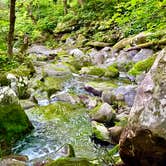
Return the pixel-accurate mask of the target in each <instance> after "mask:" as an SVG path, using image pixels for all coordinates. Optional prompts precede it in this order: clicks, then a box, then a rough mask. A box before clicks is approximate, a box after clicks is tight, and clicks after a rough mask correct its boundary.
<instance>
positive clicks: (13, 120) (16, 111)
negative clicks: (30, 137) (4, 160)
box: [0, 87, 33, 154]
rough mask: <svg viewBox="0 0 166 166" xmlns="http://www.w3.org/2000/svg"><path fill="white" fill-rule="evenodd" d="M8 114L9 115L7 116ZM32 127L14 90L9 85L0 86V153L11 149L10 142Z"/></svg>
mask: <svg viewBox="0 0 166 166" xmlns="http://www.w3.org/2000/svg"><path fill="white" fill-rule="evenodd" d="M9 115H10V116H9ZM32 128H33V126H32V124H31V123H30V121H29V120H28V117H27V116H26V114H25V112H24V110H23V109H22V107H21V105H20V103H19V100H18V98H17V96H16V94H15V92H14V91H13V90H12V89H10V88H9V87H1V88H0V133H1V138H0V145H1V153H2V154H6V153H9V152H10V150H11V144H12V143H14V142H15V141H16V140H17V139H18V138H20V137H21V136H23V135H24V134H25V133H27V132H29V131H30V130H31V129H32Z"/></svg>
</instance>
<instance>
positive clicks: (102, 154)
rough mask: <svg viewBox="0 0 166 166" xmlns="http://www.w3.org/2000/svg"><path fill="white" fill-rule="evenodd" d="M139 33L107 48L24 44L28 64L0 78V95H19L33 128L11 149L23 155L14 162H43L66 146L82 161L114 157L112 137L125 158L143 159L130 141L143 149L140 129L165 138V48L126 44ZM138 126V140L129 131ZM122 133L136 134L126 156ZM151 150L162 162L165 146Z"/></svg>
mask: <svg viewBox="0 0 166 166" xmlns="http://www.w3.org/2000/svg"><path fill="white" fill-rule="evenodd" d="M146 37H147V35H146V34H143V33H141V34H139V35H137V36H136V37H132V38H128V39H123V40H122V41H120V42H118V43H117V44H116V45H114V46H113V47H109V45H108V46H107V45H106V44H105V43H97V42H96V43H93V42H92V43H91V45H88V46H86V47H83V48H78V47H77V45H76V44H74V43H76V42H75V41H73V39H70V38H69V39H67V40H66V43H64V44H63V46H61V47H59V48H56V49H49V48H47V47H45V46H43V45H36V44H34V45H32V46H31V47H30V48H29V50H28V52H27V56H28V58H29V59H30V60H31V61H32V64H31V63H30V64H31V65H30V64H29V65H27V66H26V65H22V66H20V67H19V68H18V69H17V70H13V71H10V72H7V73H5V74H4V77H3V79H1V80H0V83H1V91H2V94H3V95H1V96H2V97H1V98H2V99H3V98H5V97H8V96H7V95H6V94H5V93H3V92H4V90H5V88H7V86H8V89H9V90H11V91H12V93H13V94H14V95H13V96H14V97H13V98H12V100H10V102H11V104H13V103H15V102H14V101H15V100H17V101H18V98H19V102H17V103H15V104H16V105H17V106H19V107H20V104H21V107H22V108H24V110H25V111H26V114H27V116H28V117H29V119H30V121H31V123H32V125H33V126H34V129H33V130H32V132H31V133H30V134H28V135H27V136H26V137H24V138H23V139H21V140H19V141H18V142H17V143H16V144H15V145H14V146H13V148H12V153H13V154H15V155H23V156H28V159H26V162H25V161H21V164H22V165H26V164H29V165H36V166H39V165H47V163H48V165H49V163H50V160H55V159H57V158H61V157H62V156H70V153H69V151H70V150H71V149H74V155H73V156H72V157H74V158H79V159H80V158H81V159H82V158H86V165H87V163H88V164H89V165H109V164H116V163H120V162H121V160H120V158H119V156H118V153H117V152H118V146H115V145H118V144H119V140H120V155H121V157H122V160H123V161H124V162H125V163H127V164H133V165H134V164H135V163H140V164H142V162H146V163H148V164H149V161H147V158H148V157H147V156H148V155H151V154H152V151H150V150H149V151H146V155H145V156H144V155H141V156H139V154H138V153H137V151H138V149H139V147H138V144H137V141H138V142H139V143H140V145H141V147H142V148H141V150H140V149H139V150H140V151H144V150H145V149H144V148H143V147H144V145H145V142H144V141H143V140H144V138H145V137H146V136H147V132H145V131H147V130H148V131H149V132H150V133H152V135H153V137H154V139H155V140H156V139H157V140H158V139H162V141H163V144H162V146H165V143H166V142H165V126H164V124H165V112H166V111H164V110H165V92H166V90H165V87H166V86H165V82H166V80H165V78H166V77H165V61H166V58H165V56H166V50H165V48H164V46H163V48H158V49H151V48H136V47H135V48H134V47H131V48H127V49H126V46H127V47H128V45H129V44H131V43H135V44H137V43H140V42H141V43H142V42H143V43H144V42H146V40H145V39H146ZM142 39H144V40H142ZM98 45H99V47H98ZM132 45H133V44H132ZM152 65H153V66H152ZM151 66H152V68H151ZM159 80H161V81H159ZM4 81H5V82H4ZM9 87H10V88H9ZM0 101H1V100H0ZM3 101H4V100H2V101H1V103H2V102H3ZM12 101H13V102H12ZM146 104H147V105H146ZM151 107H152V108H151ZM20 118H21V117H20ZM160 122H161V123H160ZM131 126H132V127H131ZM140 129H141V133H142V132H143V133H144V134H143V136H142V137H141V138H140V137H139V132H137V131H140ZM135 132H136V133H135ZM121 133H122V134H121ZM128 134H131V137H130V139H131V140H130V144H132V143H133V142H132V139H134V140H136V142H135V143H134V144H132V146H133V147H134V148H135V149H132V150H131V153H129V154H127V153H126V152H127V151H128V150H129V147H127V146H126V144H127V140H128ZM156 134H157V136H156ZM146 138H147V137H146ZM137 139H138V140H137ZM149 139H151V138H148V140H149ZM154 139H153V141H154ZM157 142H158V141H157ZM157 142H155V141H154V142H153V143H152V144H153V145H154V146H155V147H156V149H155V148H154V149H153V152H154V153H155V152H156V153H157V152H158V150H157V148H158V147H159V148H161V147H160V146H159V145H157ZM113 146H114V148H113V150H112V147H113ZM149 146H151V144H150V145H148V147H149ZM71 147H72V148H71ZM159 152H161V153H162V154H161V155H159V156H158V155H157V154H156V156H157V158H159V159H160V161H161V163H160V164H161V165H162V164H163V163H164V162H165V160H164V158H163V156H164V154H165V150H164V149H163V148H162V150H161V151H159ZM154 153H153V154H154ZM132 155H133V156H132ZM131 156H132V157H133V158H132V159H131V160H132V161H130V157H131ZM156 156H155V155H154V157H153V156H152V157H151V158H152V160H154V159H155V158H156ZM8 160H11V161H9V162H12V159H11V158H10V159H7V160H5V161H8ZM18 160H19V159H18ZM140 160H143V161H142V162H141V161H140ZM3 162H4V160H2V163H3ZM19 162H20V161H18V163H19ZM65 162H66V161H65ZM70 162H75V161H71V160H70V161H69V163H70ZM77 162H78V163H79V161H77ZM80 162H83V163H84V162H85V161H82V160H81V161H80ZM82 165H83V164H82Z"/></svg>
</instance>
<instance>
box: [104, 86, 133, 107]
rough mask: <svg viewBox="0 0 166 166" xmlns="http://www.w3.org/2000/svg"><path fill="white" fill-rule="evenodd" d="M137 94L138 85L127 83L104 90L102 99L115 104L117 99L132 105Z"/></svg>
mask: <svg viewBox="0 0 166 166" xmlns="http://www.w3.org/2000/svg"><path fill="white" fill-rule="evenodd" d="M135 95H136V86H134V85H127V86H120V87H118V88H116V89H114V90H111V91H103V93H102V100H103V101H104V102H107V103H109V104H114V103H116V101H117V102H118V101H122V102H125V103H126V104H127V105H128V106H130V107H131V106H132V105H133V103H134V98H135Z"/></svg>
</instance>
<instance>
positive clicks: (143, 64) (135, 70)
mask: <svg viewBox="0 0 166 166" xmlns="http://www.w3.org/2000/svg"><path fill="white" fill-rule="evenodd" d="M155 58H156V56H155V55H153V56H152V57H149V58H147V59H145V60H143V61H140V62H137V63H136V64H135V65H134V66H133V67H132V69H130V70H129V72H128V73H129V74H130V75H133V76H136V75H139V74H141V73H142V72H143V71H145V72H148V70H149V69H150V68H151V66H152V65H153V63H154V61H155Z"/></svg>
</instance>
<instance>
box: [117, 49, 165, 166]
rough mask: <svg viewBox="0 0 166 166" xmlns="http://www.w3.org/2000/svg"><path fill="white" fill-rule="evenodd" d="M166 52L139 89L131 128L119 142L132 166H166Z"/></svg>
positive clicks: (130, 122) (133, 108)
mask: <svg viewBox="0 0 166 166" xmlns="http://www.w3.org/2000/svg"><path fill="white" fill-rule="evenodd" d="M165 71H166V48H164V49H163V50H162V51H161V52H160V53H159V54H158V56H157V58H156V60H155V62H154V64H153V66H152V67H151V69H150V71H149V72H148V73H147V74H146V76H145V78H144V80H143V81H142V82H141V84H140V85H139V87H138V90H137V94H136V97H135V101H134V104H133V107H132V109H131V112H130V115H129V124H128V127H127V128H126V129H125V130H124V131H123V132H122V135H121V138H120V155H121V158H122V160H123V161H124V163H125V164H127V165H129V166H132V165H135V166H144V165H146V166H151V165H154V166H158V165H160V166H164V165H165V163H166V158H165V156H166V72H165Z"/></svg>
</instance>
